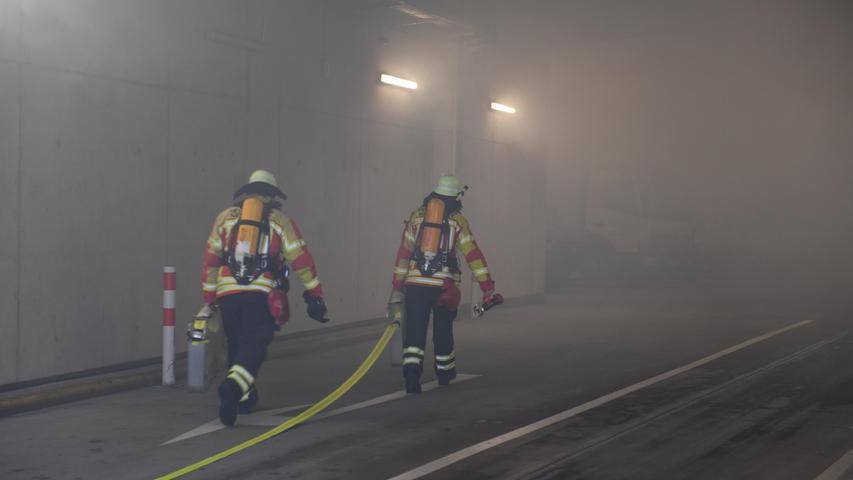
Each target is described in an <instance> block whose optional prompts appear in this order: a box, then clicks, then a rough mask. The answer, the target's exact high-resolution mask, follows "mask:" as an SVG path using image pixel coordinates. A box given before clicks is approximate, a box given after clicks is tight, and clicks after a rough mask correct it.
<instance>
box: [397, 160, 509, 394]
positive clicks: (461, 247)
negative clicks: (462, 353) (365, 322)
mask: <svg viewBox="0 0 853 480" xmlns="http://www.w3.org/2000/svg"><path fill="white" fill-rule="evenodd" d="M462 194H463V190H462V188H461V185H460V183H459V180H458V179H457V178H456V177H454V176H452V175H445V176H443V177H441V178H440V179H439V181H438V186H437V187H436V188H435V190H434V191H433V192H432V193H430V194H429V195H428V196H427V197H426V198H425V199H424V201H423V204H422V205H421V206H420V207H418V208H417V209H415V211H414V212H412V214H411V216H410V217H409V220H408V221H407V222H405V228H404V229H403V235H402V239H401V241H400V248H399V249H398V251H397V259H396V261H395V268H394V279H393V290H392V293H391V302H392V303H393V302H399V301H403V302H404V304H405V311H406V322H405V328H404V331H403V377H404V378H405V383H406V392H407V393H420V392H421V383H420V378H421V373H422V372H423V362H424V348H425V346H426V336H427V326H428V324H429V317H430V314H432V316H433V349H434V354H435V363H434V368H435V373H436V377H438V383H439V384H440V385H447V384H448V383H450V381H451V380H453V379H454V378H456V354H455V353H454V350H453V320H454V319H455V318H456V314H457V310H458V307H459V301H460V300H461V293H460V291H459V284H460V282H461V271H460V269H459V260H458V257H457V251H458V252H460V253H461V254H462V255H463V256H464V257H465V261H466V262H467V263H468V267H469V268H470V269H471V272H472V274H473V275H474V277H475V278H476V279H477V282H479V284H480V289H481V290H482V292H483V303H484V304H486V303H488V302H489V301H490V300H491V299H492V296H493V295H494V294H495V293H494V292H495V283H494V281H492V277H491V275H490V274H489V269H488V267H487V266H486V259H485V257H484V256H483V253H482V252H481V251H480V248H479V247H478V246H477V242H476V241H475V240H474V235H473V234H472V233H471V228H470V227H469V226H468V220H467V219H466V218H465V216H463V215H462V201H461V198H462Z"/></svg>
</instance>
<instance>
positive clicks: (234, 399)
mask: <svg viewBox="0 0 853 480" xmlns="http://www.w3.org/2000/svg"><path fill="white" fill-rule="evenodd" d="M242 396H243V390H242V389H241V388H240V385H237V382H235V381H234V380H231V379H230V378H226V379H225V380H223V381H222V383H221V384H220V385H219V421H220V422H222V424H223V425H225V426H226V427H230V426H233V425H234V422H235V421H237V403H238V402H239V401H240V397H242Z"/></svg>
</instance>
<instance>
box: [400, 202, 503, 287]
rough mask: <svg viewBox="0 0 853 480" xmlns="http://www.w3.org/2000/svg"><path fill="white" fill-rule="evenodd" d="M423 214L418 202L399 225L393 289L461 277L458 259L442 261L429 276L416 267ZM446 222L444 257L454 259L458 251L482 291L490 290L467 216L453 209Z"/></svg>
mask: <svg viewBox="0 0 853 480" xmlns="http://www.w3.org/2000/svg"><path fill="white" fill-rule="evenodd" d="M425 217H426V208H425V207H423V206H421V207H420V208H417V209H415V211H414V212H412V215H411V216H410V217H409V220H408V221H406V222H405V225H406V226H405V228H403V235H402V238H401V239H400V248H399V249H398V250H397V259H396V260H395V262H394V279H393V285H394V288H395V289H397V290H401V289H402V288H403V286H404V285H422V286H428V287H441V286H443V285H444V282H445V280H448V279H452V280H453V281H455V282H456V283H459V282H461V280H462V277H461V273H460V271H459V268H458V266H457V265H458V263H459V262H458V260H456V261H453V262H451V263H453V264H454V265H445V266H444V267H443V268H441V269H440V270H439V271H437V272H435V273H434V274H433V275H432V276H426V275H424V274H423V273H421V271H420V270H418V267H417V265H416V262H415V260H414V258H413V257H414V252H415V243H416V242H417V238H418V233H419V231H420V228H421V224H422V223H423V222H424V218H425ZM447 223H448V224H449V226H450V228H449V232H448V234H447V235H448V237H449V238H448V239H447V240H446V241H447V243H446V245H447V252H448V254H449V255H448V257H449V258H451V259H458V256H457V251H458V252H460V253H462V255H463V256H464V257H465V261H466V262H467V263H468V268H470V269H471V273H472V274H473V275H474V278H475V279H476V280H477V282H479V284H480V289H481V290H483V291H484V292H489V291H492V290H494V282H493V281H492V276H491V274H489V267H488V266H487V265H486V257H484V256H483V252H482V251H480V247H479V246H478V245H477V241H476V240H474V234H473V233H471V227H470V226H469V225H468V219H466V218H465V216H464V215H462V213H461V212H453V213H451V214H450V215H449V216H448V218H447Z"/></svg>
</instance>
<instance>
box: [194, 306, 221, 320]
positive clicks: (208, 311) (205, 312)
mask: <svg viewBox="0 0 853 480" xmlns="http://www.w3.org/2000/svg"><path fill="white" fill-rule="evenodd" d="M214 313H216V304H215V303H208V304H205V305H204V306H203V307H201V310H199V311H198V313H196V314H195V316H196V318H210V317H212V316H213V314H214Z"/></svg>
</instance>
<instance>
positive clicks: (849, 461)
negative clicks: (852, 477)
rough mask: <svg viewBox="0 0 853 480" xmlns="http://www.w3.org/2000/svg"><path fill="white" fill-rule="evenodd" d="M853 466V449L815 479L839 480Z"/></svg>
mask: <svg viewBox="0 0 853 480" xmlns="http://www.w3.org/2000/svg"><path fill="white" fill-rule="evenodd" d="M850 467H853V450H850V451H849V452H847V453H845V454H844V455H843V456H842V457H841V458H839V459H838V460H837V461H836V462H835V463H833V464H832V465H830V466H829V468H827V469H826V470H824V471H823V473H821V474H820V475H818V476H817V477H815V479H814V480H838V479H839V478H841V477H842V476H843V475H844V474H845V473H847V472H848V471H849V470H850Z"/></svg>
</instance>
